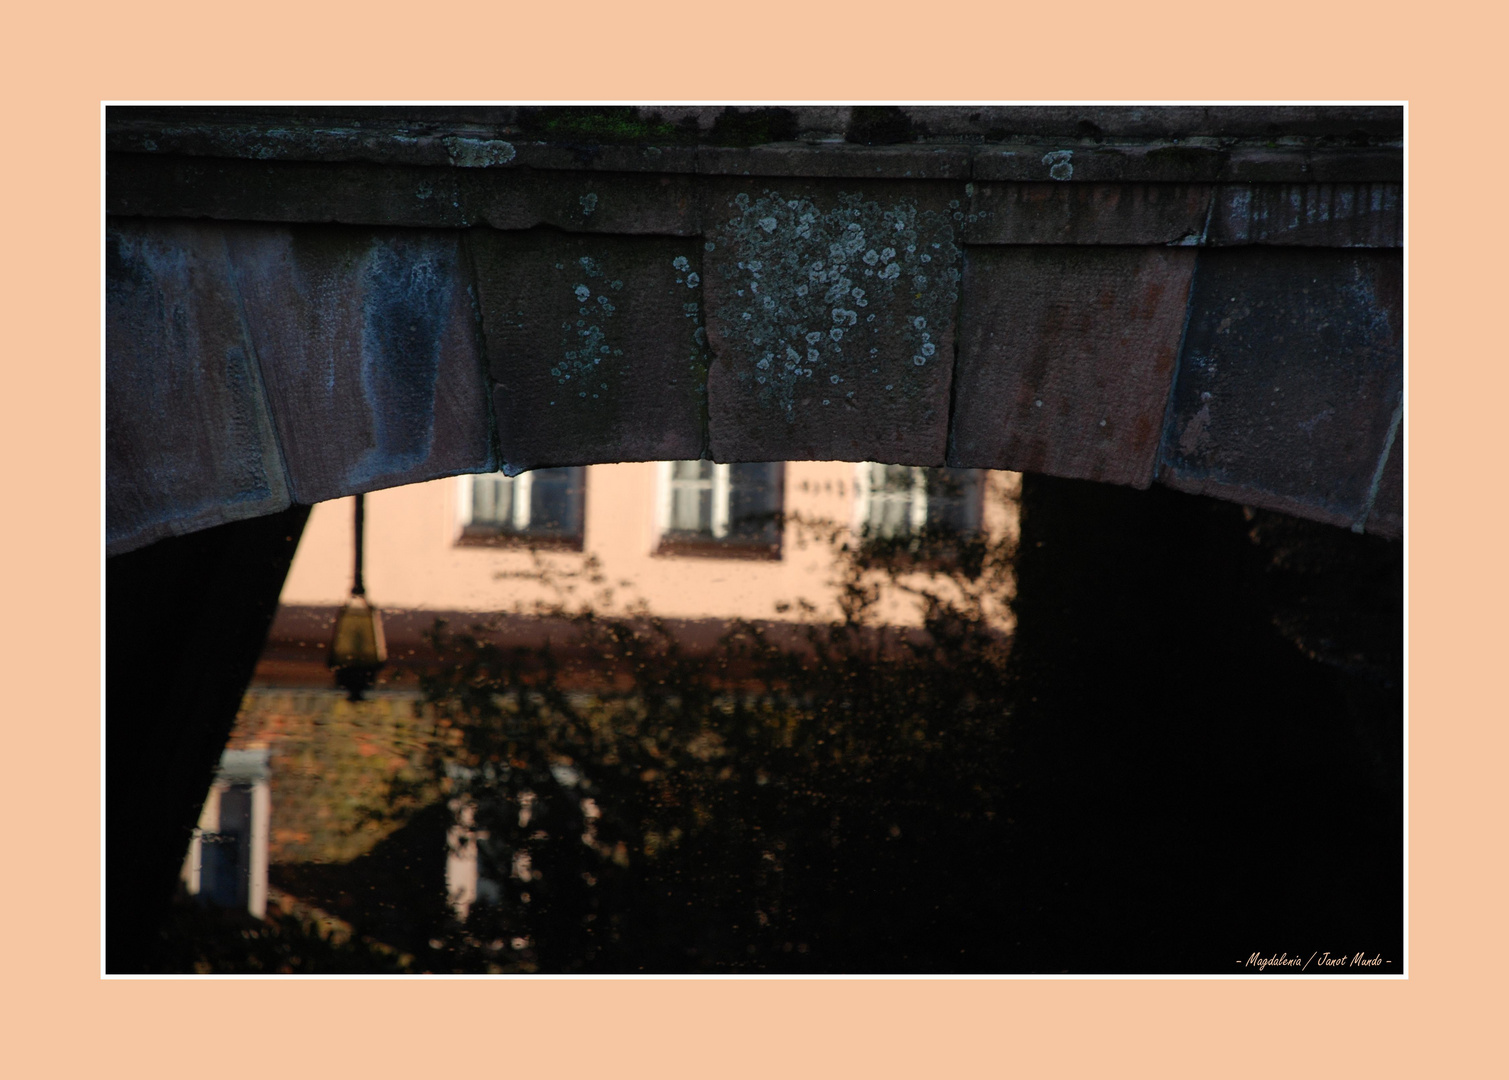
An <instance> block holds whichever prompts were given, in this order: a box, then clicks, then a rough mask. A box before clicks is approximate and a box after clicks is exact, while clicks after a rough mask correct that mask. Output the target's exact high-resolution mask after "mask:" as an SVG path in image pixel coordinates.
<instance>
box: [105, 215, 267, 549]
mask: <svg viewBox="0 0 1509 1080" xmlns="http://www.w3.org/2000/svg"><path fill="white" fill-rule="evenodd" d="M288 505H289V494H288V488H287V485H286V483H285V482H284V476H283V463H282V461H281V459H280V457H279V454H278V448H277V443H276V441H275V438H274V435H273V428H272V422H271V420H270V418H269V417H268V414H267V408H266V403H265V400H264V397H263V389H262V384H261V379H260V376H259V374H258V369H257V358H256V355H255V351H254V349H253V347H252V343H251V341H250V340H248V337H247V335H246V332H245V329H244V327H243V325H242V321H241V315H240V312H239V310H238V305H237V301H236V290H235V285H234V283H233V281H232V278H231V273H230V266H229V264H228V263H227V261H226V253H225V240H224V236H223V233H222V230H221V229H220V228H218V227H205V226H197V227H195V226H188V225H181V224H177V223H172V222H148V221H113V220H112V221H110V222H109V223H108V224H107V227H106V231H105V544H106V551H107V552H108V553H109V554H111V555H116V554H120V553H121V552H125V551H131V550H133V549H135V548H139V547H143V546H145V545H147V544H149V543H151V542H152V541H154V540H159V539H162V538H163V537H166V536H173V535H179V534H182V533H190V532H194V531H196V530H198V529H205V528H208V527H210V526H212V525H220V524H224V523H227V522H231V521H239V520H241V519H244V518H251V517H256V516H258V515H261V514H271V513H275V512H277V511H279V510H282V509H284V508H285V507H287V506H288Z"/></svg>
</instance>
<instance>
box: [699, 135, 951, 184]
mask: <svg viewBox="0 0 1509 1080" xmlns="http://www.w3.org/2000/svg"><path fill="white" fill-rule="evenodd" d="M972 157H973V153H972V150H971V148H970V147H968V146H928V145H921V144H911V145H903V146H855V145H852V144H848V143H832V142H823V143H799V142H791V143H771V144H768V145H765V146H748V147H742V146H699V147H698V148H697V171H698V172H700V173H703V174H705V175H710V176H807V177H813V176H819V177H830V178H844V179H860V178H866V177H868V178H871V179H876V178H878V179H886V180H961V181H962V180H967V179H969V175H970V168H971V160H972Z"/></svg>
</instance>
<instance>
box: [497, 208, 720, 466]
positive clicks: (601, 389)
mask: <svg viewBox="0 0 1509 1080" xmlns="http://www.w3.org/2000/svg"><path fill="white" fill-rule="evenodd" d="M470 242H471V245H472V252H473V259H474V262H475V265H476V270H477V286H478V295H479V297H480V300H481V305H482V317H483V326H484V329H485V332H486V338H487V354H488V364H489V369H490V371H491V373H492V378H493V381H494V383H495V384H496V386H495V389H494V392H493V402H494V412H495V415H496V416H497V422H498V437H499V441H500V443H501V446H502V453H503V461H504V463H505V467H506V468H507V469H508V470H509V471H510V472H518V471H522V470H525V469H534V468H541V467H547V466H556V465H589V464H594V463H598V462H611V461H658V460H666V459H672V460H674V459H684V458H696V457H701V456H702V452H703V448H704V434H703V432H704V425H705V421H704V417H705V415H706V378H707V359H706V335H705V332H704V330H703V323H702V294H703V291H704V290H703V288H702V270H701V256H702V245H701V243H700V242H699V241H697V240H681V239H675V238H659V237H657V238H650V237H622V236H566V235H562V234H561V233H558V232H554V231H548V230H536V231H531V232H511V233H504V232H494V231H492V230H487V229H483V230H478V231H477V232H475V233H474V234H473V235H472V236H471V240H470Z"/></svg>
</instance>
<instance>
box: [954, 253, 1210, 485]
mask: <svg viewBox="0 0 1509 1080" xmlns="http://www.w3.org/2000/svg"><path fill="white" fill-rule="evenodd" d="M1194 263H1195V252H1194V250H1192V249H1189V248H1166V247H1160V248H1144V249H1137V248H1119V247H1104V248H1102V247H1052V246H1031V247H981V248H970V249H969V251H968V254H967V256H966V259H965V272H964V314H963V316H962V319H961V323H960V330H959V360H958V367H957V370H956V372H955V375H954V378H955V380H956V386H955V388H954V401H955V404H954V418H953V429H952V432H951V435H950V447H949V456H948V463H949V464H950V465H952V466H955V467H959V468H984V469H1014V470H1020V471H1024V472H1039V473H1048V474H1050V475H1053V476H1064V477H1071V478H1075V479H1083V480H1102V481H1106V482H1109V483H1114V484H1129V485H1131V486H1134V487H1143V488H1145V487H1147V486H1148V485H1149V484H1150V483H1151V482H1152V477H1153V467H1154V464H1155V460H1156V458H1157V452H1158V442H1159V436H1160V433H1161V431H1162V426H1163V415H1164V410H1165V406H1166V404H1167V401H1168V393H1169V388H1170V385H1171V383H1172V381H1173V373H1174V360H1175V357H1176V356H1177V355H1178V351H1179V335H1180V333H1181V332H1182V330H1183V328H1184V318H1185V312H1186V305H1187V301H1188V298H1189V289H1190V278H1191V275H1192V274H1193V271H1194Z"/></svg>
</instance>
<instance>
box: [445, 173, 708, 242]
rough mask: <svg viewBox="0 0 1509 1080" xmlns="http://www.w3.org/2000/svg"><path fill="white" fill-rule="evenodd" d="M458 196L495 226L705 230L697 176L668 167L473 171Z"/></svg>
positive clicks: (474, 215) (472, 217) (474, 217)
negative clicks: (658, 170) (659, 170)
mask: <svg viewBox="0 0 1509 1080" xmlns="http://www.w3.org/2000/svg"><path fill="white" fill-rule="evenodd" d="M462 180H463V182H462V185H461V186H462V190H461V194H460V196H459V201H460V202H461V205H462V206H463V207H464V208H466V209H467V210H468V217H469V221H468V224H471V223H473V222H478V223H480V222H486V223H487V224H488V225H491V226H492V227H493V228H495V229H530V228H533V227H535V226H536V225H554V226H556V227H557V228H561V229H565V230H567V231H568V232H601V233H617V234H620V235H625V236H635V235H646V234H648V235H657V236H696V235H698V234H699V233H700V231H701V228H700V221H699V219H698V212H697V211H698V203H697V196H696V188H695V187H694V179H693V177H691V176H688V175H683V174H674V173H667V174H664V175H660V176H646V175H643V174H634V173H538V172H515V173H496V172H492V173H483V174H478V173H472V174H468V175H466V176H464V177H463V178H462Z"/></svg>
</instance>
